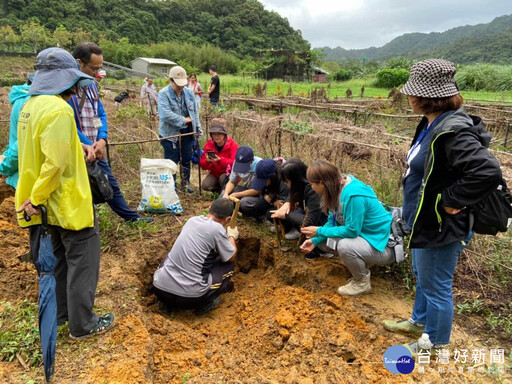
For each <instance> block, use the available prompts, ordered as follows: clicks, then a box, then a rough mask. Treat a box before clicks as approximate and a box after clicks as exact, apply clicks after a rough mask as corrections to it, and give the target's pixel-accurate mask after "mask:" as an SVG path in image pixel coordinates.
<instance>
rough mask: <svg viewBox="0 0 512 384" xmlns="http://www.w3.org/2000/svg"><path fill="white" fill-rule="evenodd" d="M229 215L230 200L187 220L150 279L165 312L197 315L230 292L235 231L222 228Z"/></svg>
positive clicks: (212, 206)
mask: <svg viewBox="0 0 512 384" xmlns="http://www.w3.org/2000/svg"><path fill="white" fill-rule="evenodd" d="M232 214H233V204H232V202H231V201H230V200H228V199H224V198H220V199H217V200H215V201H214V202H213V203H212V205H211V206H210V209H209V210H208V214H207V215H206V216H195V217H192V218H190V219H189V220H188V221H187V222H186V224H185V225H184V226H183V229H182V231H181V233H180V235H179V236H178V238H177V239H176V241H175V242H174V245H173V246H172V249H171V251H170V252H169V253H168V254H167V255H166V256H165V257H164V259H163V260H162V262H161V264H160V267H159V268H158V269H157V271H156V272H155V273H154V276H153V288H154V291H155V294H156V295H157V297H158V299H159V300H160V301H161V302H162V303H163V305H164V307H167V308H168V309H172V308H178V309H194V310H195V313H196V314H197V315H202V314H205V313H207V312H210V311H211V310H212V309H214V308H215V307H217V306H218V305H219V304H220V298H219V296H220V295H221V294H222V293H224V292H226V291H228V290H230V289H232V284H230V282H231V276H233V268H234V260H235V257H236V254H237V247H236V243H235V242H236V240H237V239H238V229H237V228H236V227H234V228H231V227H227V232H226V226H227V224H228V223H229V221H230V220H231V215H232Z"/></svg>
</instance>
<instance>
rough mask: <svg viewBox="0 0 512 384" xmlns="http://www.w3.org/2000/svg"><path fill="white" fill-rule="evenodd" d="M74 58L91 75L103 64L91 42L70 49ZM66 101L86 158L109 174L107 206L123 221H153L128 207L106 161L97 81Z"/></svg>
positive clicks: (104, 120)
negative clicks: (110, 197)
mask: <svg viewBox="0 0 512 384" xmlns="http://www.w3.org/2000/svg"><path fill="white" fill-rule="evenodd" d="M73 57H74V58H75V59H76V61H77V62H78V63H79V64H80V69H81V70H82V72H84V73H85V74H87V75H89V76H91V77H96V75H97V74H98V72H99V71H100V70H101V68H102V66H103V53H102V51H101V48H100V47H98V46H97V45H96V44H94V43H90V42H84V43H80V44H78V45H77V46H76V48H75V50H74V51H73ZM69 104H70V105H71V107H72V108H73V111H74V113H75V121H76V126H77V130H78V136H79V137H80V142H81V143H82V147H83V149H84V151H85V153H86V154H87V161H94V160H97V161H98V166H99V167H100V168H101V170H102V171H103V172H104V173H105V174H106V175H107V176H108V180H109V182H110V185H111V186H112V189H113V190H114V197H113V198H112V199H111V200H109V201H108V202H107V203H108V205H110V208H112V210H113V211H114V212H115V213H117V214H118V215H119V216H121V217H122V218H123V219H125V220H126V221H139V220H140V221H147V222H153V221H154V219H153V218H152V217H142V216H139V214H138V213H137V212H135V211H133V210H132V209H131V208H130V207H129V206H128V204H127V203H126V200H125V199H124V196H123V193H122V192H121V189H120V188H119V183H118V182H117V180H116V178H115V177H114V175H113V174H112V170H111V169H110V166H109V165H108V163H107V161H106V160H105V151H106V145H107V140H108V128H107V114H106V113H105V110H104V109H103V104H102V102H101V100H100V98H99V93H98V89H97V88H96V84H95V83H94V82H93V83H92V84H91V85H89V86H88V87H86V88H82V89H79V90H78V93H77V94H76V95H75V96H73V97H72V98H71V99H70V100H69Z"/></svg>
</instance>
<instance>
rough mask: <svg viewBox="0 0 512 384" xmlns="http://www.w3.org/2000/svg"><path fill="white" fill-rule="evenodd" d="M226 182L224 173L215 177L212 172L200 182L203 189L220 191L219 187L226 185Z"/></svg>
mask: <svg viewBox="0 0 512 384" xmlns="http://www.w3.org/2000/svg"><path fill="white" fill-rule="evenodd" d="M226 182H227V176H226V174H222V175H220V176H219V177H218V178H217V177H215V176H214V175H213V174H211V173H209V174H208V175H206V177H205V178H204V179H203V182H202V183H201V188H203V189H204V190H205V191H210V192H220V191H221V189H223V188H224V187H225V186H226Z"/></svg>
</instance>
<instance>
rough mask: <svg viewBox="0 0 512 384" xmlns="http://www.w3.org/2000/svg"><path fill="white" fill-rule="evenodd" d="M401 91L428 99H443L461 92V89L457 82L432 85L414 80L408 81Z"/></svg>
mask: <svg viewBox="0 0 512 384" xmlns="http://www.w3.org/2000/svg"><path fill="white" fill-rule="evenodd" d="M400 92H401V93H403V94H404V95H407V96H416V97H425V98H428V99H441V98H445V97H451V96H455V95H458V94H459V90H458V89H457V85H456V84H455V83H450V84H444V85H442V86H432V85H429V84H423V83H422V84H419V83H415V82H412V81H407V82H406V83H405V84H404V86H403V87H402V89H401V90H400Z"/></svg>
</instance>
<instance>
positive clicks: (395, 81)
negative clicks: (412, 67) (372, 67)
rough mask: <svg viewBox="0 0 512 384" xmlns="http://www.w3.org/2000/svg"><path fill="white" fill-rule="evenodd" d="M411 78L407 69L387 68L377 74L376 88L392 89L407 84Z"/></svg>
mask: <svg viewBox="0 0 512 384" xmlns="http://www.w3.org/2000/svg"><path fill="white" fill-rule="evenodd" d="M408 78H409V71H408V70H406V69H392V68H385V69H382V70H380V71H379V72H377V81H376V83H375V86H376V87H382V88H392V87H398V86H399V85H401V84H405V82H406V81H407V79H408Z"/></svg>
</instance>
